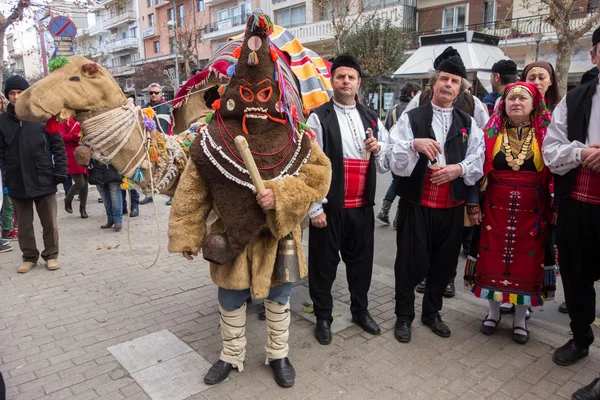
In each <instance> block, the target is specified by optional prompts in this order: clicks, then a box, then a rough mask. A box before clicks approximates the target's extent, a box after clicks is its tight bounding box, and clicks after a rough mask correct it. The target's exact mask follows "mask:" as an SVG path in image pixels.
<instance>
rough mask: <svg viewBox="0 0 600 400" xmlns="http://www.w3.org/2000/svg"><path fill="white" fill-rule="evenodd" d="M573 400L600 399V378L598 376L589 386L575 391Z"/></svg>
mask: <svg viewBox="0 0 600 400" xmlns="http://www.w3.org/2000/svg"><path fill="white" fill-rule="evenodd" d="M571 399H572V400H598V399H600V378H596V379H594V380H593V381H592V383H590V384H589V385H587V386H584V387H582V388H581V389H579V390H577V391H576V392H575V393H573V396H572V397H571Z"/></svg>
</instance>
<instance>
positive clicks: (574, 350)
mask: <svg viewBox="0 0 600 400" xmlns="http://www.w3.org/2000/svg"><path fill="white" fill-rule="evenodd" d="M588 354H590V350H589V349H588V348H587V347H580V346H579V345H577V343H575V340H573V339H569V341H568V342H567V343H566V344H565V345H563V346H561V347H559V348H558V349H556V350H555V351H554V355H553V356H552V361H554V363H555V364H558V365H562V366H563V367H568V366H569V365H573V364H575V363H576V362H577V361H579V360H581V359H582V358H583V357H587V356H588Z"/></svg>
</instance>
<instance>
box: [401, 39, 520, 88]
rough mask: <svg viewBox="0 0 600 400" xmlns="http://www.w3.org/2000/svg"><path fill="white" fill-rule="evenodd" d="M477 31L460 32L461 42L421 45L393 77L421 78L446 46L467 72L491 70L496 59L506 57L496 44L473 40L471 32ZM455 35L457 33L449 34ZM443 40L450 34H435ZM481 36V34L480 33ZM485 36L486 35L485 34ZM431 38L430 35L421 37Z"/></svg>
mask: <svg viewBox="0 0 600 400" xmlns="http://www.w3.org/2000/svg"><path fill="white" fill-rule="evenodd" d="M474 33H477V32H471V31H469V32H461V34H462V35H461V36H464V38H462V39H463V41H461V42H451V41H447V42H445V43H439V44H432V45H422V46H421V47H419V49H417V51H415V52H414V53H413V54H412V55H411V56H410V57H409V58H408V60H406V61H405V62H404V64H402V65H401V66H400V68H398V69H397V70H396V72H394V77H397V78H423V77H425V76H426V75H427V74H428V73H429V71H430V70H431V69H433V61H434V60H435V59H436V57H437V56H439V55H440V54H441V53H442V52H443V51H444V50H445V49H446V48H447V47H448V46H452V47H454V48H455V49H456V50H457V51H458V53H459V54H460V57H461V58H462V60H463V62H464V64H465V68H466V69H467V72H477V71H491V70H492V65H494V63H495V62H496V61H499V60H503V59H507V58H508V57H507V56H506V55H505V54H504V52H503V51H502V50H500V48H499V47H498V46H494V45H492V44H486V43H478V42H473V41H471V40H473V34H474ZM451 35H454V36H455V35H457V34H451ZM435 36H439V38H440V39H442V40H443V38H444V36H450V35H435ZM480 36H481V34H480ZM486 36H487V35H486ZM425 38H433V37H432V36H429V37H423V38H422V42H428V41H424V40H423V39H425Z"/></svg>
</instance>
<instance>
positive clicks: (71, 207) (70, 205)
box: [65, 199, 73, 214]
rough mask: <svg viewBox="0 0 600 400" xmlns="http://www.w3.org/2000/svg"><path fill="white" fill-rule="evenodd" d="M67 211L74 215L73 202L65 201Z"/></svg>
mask: <svg viewBox="0 0 600 400" xmlns="http://www.w3.org/2000/svg"><path fill="white" fill-rule="evenodd" d="M65 211H66V212H68V213H69V214H73V200H67V199H65Z"/></svg>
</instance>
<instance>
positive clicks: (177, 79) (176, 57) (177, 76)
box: [171, 0, 179, 97]
mask: <svg viewBox="0 0 600 400" xmlns="http://www.w3.org/2000/svg"><path fill="white" fill-rule="evenodd" d="M171 2H172V3H173V11H174V13H173V14H174V16H175V20H174V21H173V22H174V25H173V26H174V27H175V81H176V83H175V93H173V97H175V95H176V94H177V90H178V89H179V50H178V49H177V48H178V42H177V17H178V14H177V5H176V4H175V0H171Z"/></svg>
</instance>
